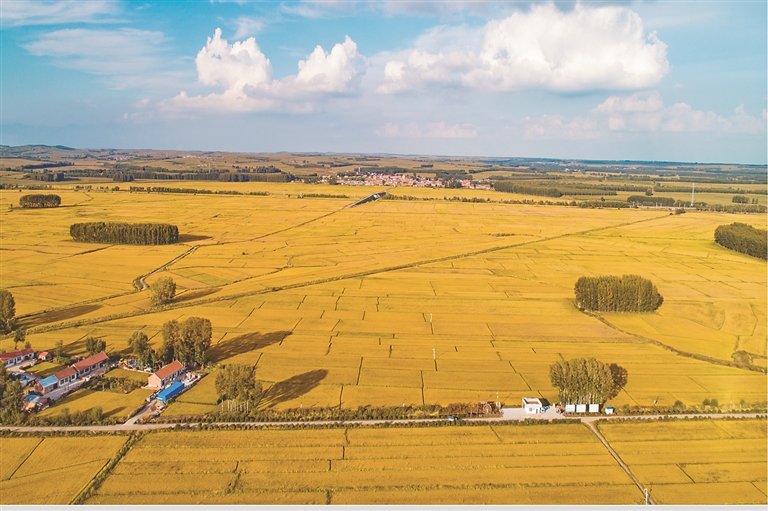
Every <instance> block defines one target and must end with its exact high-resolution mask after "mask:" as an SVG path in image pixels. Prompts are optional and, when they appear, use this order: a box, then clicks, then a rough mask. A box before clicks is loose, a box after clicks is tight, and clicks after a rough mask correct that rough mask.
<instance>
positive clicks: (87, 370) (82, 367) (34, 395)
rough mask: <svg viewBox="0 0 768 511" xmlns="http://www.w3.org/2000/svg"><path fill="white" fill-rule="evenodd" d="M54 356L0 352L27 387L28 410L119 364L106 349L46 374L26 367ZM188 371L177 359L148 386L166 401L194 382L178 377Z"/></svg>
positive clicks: (154, 375)
mask: <svg viewBox="0 0 768 511" xmlns="http://www.w3.org/2000/svg"><path fill="white" fill-rule="evenodd" d="M52 358H53V357H52V355H51V354H50V353H49V352H47V351H41V352H37V353H36V352H35V351H34V350H33V349H32V348H24V349H21V350H12V351H8V352H5V353H0V361H2V363H3V367H4V368H5V370H6V371H11V372H12V374H13V376H14V378H16V379H17V380H18V381H19V382H21V385H22V387H23V388H24V389H25V392H26V395H25V396H24V409H25V410H26V411H35V410H36V411H42V410H44V409H46V408H48V406H50V404H52V403H53V402H55V401H58V400H60V399H61V398H63V397H64V396H66V395H67V394H69V393H71V392H74V391H75V390H77V389H79V388H80V387H81V386H82V385H83V384H84V383H86V382H88V381H90V380H91V379H92V378H96V377H99V376H103V375H104V374H105V373H106V372H107V371H108V370H109V369H110V368H111V367H114V366H115V365H116V364H115V363H114V362H111V361H110V358H109V356H108V355H107V354H106V353H105V352H103V351H102V352H100V353H96V354H95V355H91V356H89V357H86V358H82V359H80V360H77V361H76V362H74V363H73V364H71V365H69V366H67V367H64V368H62V369H60V370H58V371H56V372H55V373H53V374H51V375H50V376H47V377H44V378H41V377H39V376H38V375H36V374H34V373H32V372H28V371H26V370H27V369H30V368H31V367H33V366H34V365H36V364H37V363H39V362H46V361H50V360H51V359H52ZM186 372H187V368H186V367H185V366H184V365H183V364H182V363H181V362H179V361H178V360H174V361H173V362H171V363H170V364H167V365H165V366H163V367H161V368H160V369H159V370H157V371H155V372H153V373H151V374H149V376H148V377H147V384H146V386H145V387H144V388H148V389H155V390H157V391H158V392H157V399H158V400H160V401H161V402H163V403H165V402H167V401H168V400H169V399H172V398H173V397H176V396H177V395H179V394H180V393H181V392H183V391H184V390H185V389H186V388H187V387H188V386H191V385H192V384H194V382H195V380H194V378H187V380H186V384H185V383H183V382H181V381H178V380H180V379H181V378H182V377H183V376H184V375H185V373H186Z"/></svg>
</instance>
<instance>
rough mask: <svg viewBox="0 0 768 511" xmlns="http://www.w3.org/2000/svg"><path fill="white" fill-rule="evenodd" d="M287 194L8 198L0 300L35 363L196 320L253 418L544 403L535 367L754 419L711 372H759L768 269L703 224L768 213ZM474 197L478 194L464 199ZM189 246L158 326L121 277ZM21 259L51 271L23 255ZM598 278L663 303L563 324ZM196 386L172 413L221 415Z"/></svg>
mask: <svg viewBox="0 0 768 511" xmlns="http://www.w3.org/2000/svg"><path fill="white" fill-rule="evenodd" d="M139 184H141V183H139ZM150 184H151V183H150ZM193 185H194V186H199V184H198V183H186V184H185V183H182V184H179V186H180V187H185V186H186V187H194V186H193ZM174 186H176V185H174ZM206 186H207V184H206ZM241 186H242V187H243V188H239V187H241ZM293 186H294V184H292V183H242V184H238V183H211V187H213V188H216V189H221V190H231V189H235V188H237V189H238V190H241V191H269V193H270V194H271V195H269V196H226V195H193V194H162V195H161V194H157V193H128V192H125V191H122V192H103V191H90V192H82V191H79V192H76V191H71V190H70V191H66V190H65V191H62V192H61V195H62V200H63V204H65V205H72V204H76V206H75V207H72V208H58V209H56V210H34V211H32V210H18V209H14V210H13V211H11V212H8V211H5V210H4V209H3V207H4V206H3V205H7V204H8V203H9V202H12V201H17V200H18V198H17V195H13V193H11V192H10V191H5V190H4V191H0V211H2V212H1V213H0V215H2V220H3V222H4V226H5V225H7V226H8V228H7V229H6V230H4V233H3V248H4V249H5V250H3V254H2V256H3V265H2V269H1V270H0V272H1V276H2V278H3V286H4V287H5V286H7V287H9V289H11V291H12V292H13V293H14V296H15V297H16V302H17V310H18V311H19V314H31V315H30V316H27V317H25V318H22V320H21V322H22V323H23V324H26V325H27V326H28V328H30V333H29V335H28V338H29V340H30V341H31V342H32V344H33V346H34V347H35V348H37V349H52V348H53V346H54V344H55V342H56V341H57V340H63V341H64V344H65V348H66V350H67V353H68V354H72V355H78V354H84V352H85V346H84V342H83V341H84V339H85V337H87V336H89V335H92V336H96V337H100V338H102V339H104V340H105V341H106V342H107V346H108V350H111V351H124V352H127V343H126V341H127V338H128V337H129V336H130V335H131V333H133V332H134V331H137V330H141V331H144V332H145V333H146V334H147V335H148V336H149V337H150V339H151V343H152V345H153V346H154V347H157V346H159V344H160V342H161V340H162V339H161V336H160V335H159V332H160V329H161V326H162V324H163V323H164V322H166V321H168V320H171V319H175V320H180V321H181V320H183V319H185V318H187V317H190V316H201V317H205V318H209V319H210V320H211V321H212V323H213V327H214V336H213V347H212V348H211V350H210V353H209V358H210V359H211V361H212V362H214V363H219V364H221V363H224V364H227V363H243V364H250V365H255V366H256V368H257V371H256V374H257V377H258V378H259V379H260V380H262V382H263V384H264V387H265V389H267V390H268V392H267V395H266V396H265V399H264V400H263V402H262V403H261V405H260V406H261V407H263V408H264V407H275V408H291V407H298V406H303V407H311V406H342V407H351V408H355V407H357V406H361V405H373V406H384V405H401V404H406V405H407V404H431V403H439V404H443V405H446V404H450V403H453V402H474V401H478V400H492V401H496V398H497V395H498V399H499V400H500V401H502V402H505V403H508V404H513V405H514V404H517V403H519V402H520V401H519V400H520V398H521V397H522V396H540V397H545V398H547V399H550V400H556V398H557V393H556V391H555V389H553V388H552V387H551V384H550V382H549V377H548V370H549V365H550V364H551V363H552V362H554V361H555V360H559V359H561V358H565V359H567V358H572V357H578V356H594V357H596V358H598V359H600V360H602V361H604V362H607V363H617V364H619V365H621V366H622V367H624V368H626V369H627V371H628V374H629V380H628V384H627V385H626V386H625V388H624V389H623V390H622V391H621V392H620V393H619V395H618V396H617V397H616V398H614V399H613V400H611V401H610V402H609V404H613V405H623V404H629V405H642V406H652V405H653V404H654V403H655V404H657V405H659V406H671V405H672V404H673V403H675V402H676V401H678V400H679V401H682V402H683V403H684V404H686V405H700V404H701V403H702V401H703V400H704V399H710V400H711V399H717V400H718V401H719V402H720V403H721V404H726V403H727V404H730V403H734V404H737V405H738V404H739V403H740V402H741V401H742V400H743V401H744V402H746V403H760V402H765V401H766V392H765V388H766V377H765V375H764V374H761V373H759V372H756V371H749V370H746V369H739V368H735V367H727V366H723V365H716V364H713V363H711V362H710V361H708V360H707V359H715V360H718V361H726V362H730V361H731V360H732V355H733V353H734V352H736V351H739V350H743V351H746V352H748V353H749V354H751V356H752V363H753V364H754V365H757V366H760V365H763V366H765V365H766V360H768V359H766V358H765V356H766V343H765V336H766V306H767V305H766V295H767V294H768V293H767V290H768V285H767V283H766V272H765V262H763V261H759V260H757V259H753V258H750V257H748V256H744V255H741V254H738V253H735V252H731V251H729V250H726V249H724V248H722V247H720V246H718V245H716V244H715V243H714V242H713V241H712V240H713V232H714V229H715V227H716V226H718V225H721V224H725V223H730V222H733V221H745V218H746V221H749V222H751V223H753V224H754V225H756V226H758V227H760V226H762V227H765V224H766V219H765V218H764V217H762V216H759V215H748V216H745V215H731V214H722V213H703V212H700V213H697V212H688V213H686V214H685V215H672V216H670V215H669V214H668V213H667V212H666V210H652V209H651V210H648V209H640V210H615V209H614V210H609V209H603V210H601V209H576V208H567V207H546V206H530V205H508V204H500V203H498V202H491V203H461V202H446V201H443V200H434V201H377V202H373V203H369V204H365V205H363V206H360V207H356V208H344V206H346V205H348V204H350V203H351V202H352V199H320V198H301V199H299V198H298V196H299V195H300V194H301V193H327V194H350V193H353V192H356V193H358V194H360V195H362V194H363V191H362V190H358V189H352V188H344V187H332V186H314V185H313V186H310V185H295V186H296V188H292V187H293ZM217 187H218V188H217ZM402 190H405V191H407V190H413V194H417V193H418V194H419V195H423V196H424V197H433V198H437V199H442V197H443V196H444V195H446V194H448V195H450V192H449V191H448V190H439V189H437V190H430V189H402ZM364 191H365V192H366V193H369V192H372V191H376V190H370V189H366V190H364ZM405 191H404V192H403V193H405ZM470 192H471V194H480V195H482V194H483V193H485V192H488V191H485V190H466V191H464V192H462V193H470ZM488 193H491V194H494V195H493V197H492V198H493V200H496V198H497V196H506V195H509V194H502V193H500V192H488ZM158 218H161V219H162V220H163V221H167V222H172V223H177V224H178V225H179V228H180V231H181V234H182V242H181V244H180V245H168V246H162V247H132V246H107V245H91V244H78V243H74V242H72V241H70V240H69V239H68V232H67V229H68V226H69V224H70V223H71V222H73V221H75V220H76V219H77V221H83V220H97V219H104V220H115V221H123V220H136V221H139V220H141V221H151V220H153V219H154V220H156V219H158ZM574 218H578V221H574ZM499 234H503V235H504V236H499ZM185 236H187V237H186V238H185ZM35 247H36V248H35ZM42 247H45V249H43V248H42ZM195 247H197V248H196V249H195V250H194V251H192V252H189V253H188V255H186V256H184V257H183V258H181V259H179V260H177V261H176V262H173V263H172V264H168V265H167V267H166V268H165V269H164V270H163V271H159V272H157V273H155V274H153V275H151V276H150V277H148V278H147V282H148V283H151V282H153V281H154V279H156V278H159V277H161V276H170V277H172V278H173V279H174V280H175V281H176V283H177V285H178V292H177V299H176V300H175V303H174V304H173V306H172V307H171V308H169V309H168V310H163V311H151V310H150V308H149V297H148V292H146V291H145V292H140V293H135V292H131V281H132V280H133V279H135V278H136V277H138V276H140V275H142V274H146V273H148V272H150V271H152V270H153V269H156V268H159V267H161V266H163V265H166V264H167V263H169V262H170V261H171V260H172V259H173V258H174V257H176V256H178V255H180V254H182V253H185V252H186V251H188V250H189V249H192V248H195ZM31 250H37V251H39V252H45V253H44V254H42V255H41V258H38V257H37V256H35V257H27V256H28V255H30V254H31V253H32V252H30V251H31ZM477 251H481V252H482V253H477ZM94 272H95V273H94ZM107 273H109V275H108V276H106V274H107ZM608 273H610V274H623V273H637V274H641V275H643V276H645V277H647V278H650V279H651V280H652V281H653V282H654V283H655V284H656V285H657V286H658V288H659V291H660V293H661V294H662V295H663V296H664V298H665V301H664V304H663V305H662V306H661V308H659V309H658V310H657V311H656V312H654V313H649V314H623V313H606V314H602V316H601V317H595V316H591V315H587V314H584V313H582V312H580V311H579V310H578V309H576V307H575V306H574V303H573V285H574V282H575V281H576V280H577V279H578V278H579V277H580V276H582V275H600V274H608ZM33 277H34V278H33ZM102 277H103V278H102ZM6 282H7V283H8V284H6ZM72 286H75V287H77V291H76V290H74V288H73V287H72ZM70 288H71V289H70ZM59 290H61V291H59ZM115 294H117V295H119V296H113V297H111V298H109V296H112V295H115ZM86 300H90V301H89V302H88V303H82V302H83V301H86ZM67 304H69V305H70V306H67V307H64V308H62V309H59V310H53V311H48V312H44V311H46V310H47V309H49V308H51V307H60V306H66V305H67ZM110 318H112V319H110ZM66 322H79V324H78V325H72V326H67V325H66ZM62 323H65V324H62ZM35 328H37V330H35ZM40 330H42V331H40ZM11 346H12V342H11V340H10V339H5V340H2V341H0V347H2V348H3V349H9V348H10V347H11ZM664 347H668V348H670V349H664ZM671 350H677V351H679V352H683V353H684V354H690V355H694V356H698V357H701V358H703V359H701V360H697V359H694V358H691V357H688V356H681V355H678V354H676V353H675V352H674V351H671ZM207 380H209V381H206V380H203V382H201V383H200V386H201V387H200V388H201V390H200V391H196V390H195V389H193V390H192V391H190V392H189V393H187V394H185V395H184V396H182V397H181V398H180V399H179V400H178V402H177V403H175V404H173V405H172V406H170V407H169V409H168V410H167V412H166V413H167V414H169V415H174V414H176V415H195V414H202V413H205V412H207V411H211V410H212V409H213V407H214V406H215V404H216V399H215V397H216V396H215V391H214V389H213V380H212V379H210V378H208V379H207ZM198 393H199V395H198ZM203 394H204V396H203ZM94 406H95V405H94ZM55 408H57V407H54V408H53V409H52V410H51V413H54V412H53V410H55Z"/></svg>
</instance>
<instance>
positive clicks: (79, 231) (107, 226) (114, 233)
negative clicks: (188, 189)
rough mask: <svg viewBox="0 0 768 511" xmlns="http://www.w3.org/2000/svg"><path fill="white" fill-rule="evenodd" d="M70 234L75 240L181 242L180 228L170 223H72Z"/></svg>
mask: <svg viewBox="0 0 768 511" xmlns="http://www.w3.org/2000/svg"><path fill="white" fill-rule="evenodd" d="M69 234H70V235H71V236H72V239H73V240H75V241H84V242H91V243H117V244H126V245H169V244H171V243H178V242H179V228H178V227H176V226H175V225H170V224H148V223H147V224H130V223H127V222H88V223H82V224H72V225H71V226H70V228H69Z"/></svg>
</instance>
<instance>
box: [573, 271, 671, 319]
mask: <svg viewBox="0 0 768 511" xmlns="http://www.w3.org/2000/svg"><path fill="white" fill-rule="evenodd" d="M574 291H575V293H576V306H577V307H578V308H579V309H582V310H590V311H600V312H651V311H654V310H656V309H658V308H659V307H660V306H661V304H662V303H663V302H664V298H663V297H662V296H661V295H660V294H659V291H658V290H657V289H656V286H654V285H653V282H651V281H650V280H648V279H646V278H643V277H641V276H640V275H623V276H621V277H617V276H615V275H604V276H600V277H581V278H580V279H579V280H577V281H576V285H575V286H574Z"/></svg>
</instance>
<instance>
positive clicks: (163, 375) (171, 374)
mask: <svg viewBox="0 0 768 511" xmlns="http://www.w3.org/2000/svg"><path fill="white" fill-rule="evenodd" d="M183 372H184V364H182V363H181V362H179V361H178V360H174V361H173V362H171V363H170V364H168V365H166V366H163V367H161V368H160V369H159V370H158V371H157V372H156V373H152V374H150V375H149V378H148V383H147V385H148V386H149V387H155V388H158V389H159V388H162V387H164V386H165V385H167V384H168V383H170V382H171V381H173V380H175V379H176V377H177V376H179V375H180V374H181V373H183Z"/></svg>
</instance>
